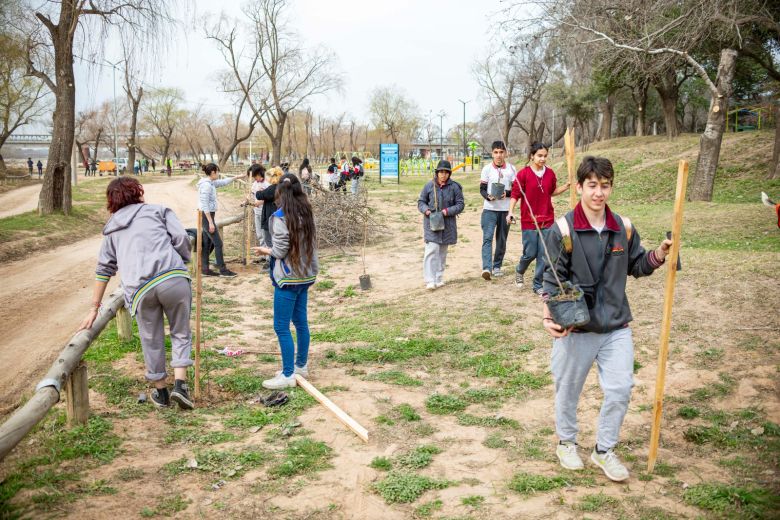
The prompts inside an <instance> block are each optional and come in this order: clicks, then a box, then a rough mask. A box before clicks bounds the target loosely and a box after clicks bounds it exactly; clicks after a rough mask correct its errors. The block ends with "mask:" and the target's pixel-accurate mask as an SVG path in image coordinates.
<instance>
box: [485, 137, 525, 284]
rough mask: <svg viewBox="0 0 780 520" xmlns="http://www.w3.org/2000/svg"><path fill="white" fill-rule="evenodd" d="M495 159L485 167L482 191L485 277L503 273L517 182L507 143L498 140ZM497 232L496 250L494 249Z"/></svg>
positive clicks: (493, 147)
mask: <svg viewBox="0 0 780 520" xmlns="http://www.w3.org/2000/svg"><path fill="white" fill-rule="evenodd" d="M491 148H492V150H493V162H492V163H490V164H488V165H487V166H485V167H484V168H483V169H482V176H481V177H480V180H479V193H480V195H482V198H484V199H485V201H484V203H483V204H482V218H481V225H482V278H484V279H485V280H490V279H491V277H498V276H503V273H502V272H501V265H502V264H503V263H504V255H505V254H506V239H507V236H508V235H509V224H508V223H507V218H506V216H507V214H508V213H509V197H510V196H511V195H512V192H511V190H512V183H513V182H514V181H515V174H516V172H515V167H514V166H512V165H511V164H509V163H508V162H506V145H505V144H504V142H503V141H494V142H493V146H492V147H491ZM494 235H495V242H496V249H495V252H494V251H493V238H494Z"/></svg>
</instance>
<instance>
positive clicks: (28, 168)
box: [27, 157, 35, 177]
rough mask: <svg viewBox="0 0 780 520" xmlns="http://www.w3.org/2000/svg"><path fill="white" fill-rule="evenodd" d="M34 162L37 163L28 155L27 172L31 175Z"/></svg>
mask: <svg viewBox="0 0 780 520" xmlns="http://www.w3.org/2000/svg"><path fill="white" fill-rule="evenodd" d="M33 164H35V163H33V160H32V157H28V158H27V172H28V174H29V175H30V177H32V172H33Z"/></svg>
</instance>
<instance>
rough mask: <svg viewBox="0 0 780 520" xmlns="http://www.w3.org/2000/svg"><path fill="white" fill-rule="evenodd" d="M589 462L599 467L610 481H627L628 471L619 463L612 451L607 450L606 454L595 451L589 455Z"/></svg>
mask: <svg viewBox="0 0 780 520" xmlns="http://www.w3.org/2000/svg"><path fill="white" fill-rule="evenodd" d="M590 460H592V461H593V463H594V464H595V465H596V466H598V467H600V468H601V470H602V471H603V472H604V474H605V475H606V476H607V478H609V479H610V480H614V481H615V482H622V481H624V480H626V479H628V469H626V467H625V466H624V465H623V463H622V462H620V459H619V458H618V456H617V455H616V454H615V452H614V451H613V450H607V451H606V453H599V452H597V451H596V450H595V449H594V450H593V453H591V454H590Z"/></svg>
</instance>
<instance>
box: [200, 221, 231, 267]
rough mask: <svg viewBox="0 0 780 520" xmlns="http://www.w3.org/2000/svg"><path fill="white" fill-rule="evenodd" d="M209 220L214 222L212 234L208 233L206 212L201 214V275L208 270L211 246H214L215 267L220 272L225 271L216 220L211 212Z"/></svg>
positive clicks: (220, 238)
mask: <svg viewBox="0 0 780 520" xmlns="http://www.w3.org/2000/svg"><path fill="white" fill-rule="evenodd" d="M211 220H213V221H214V232H213V233H209V221H208V219H207V218H206V212H203V250H202V251H201V252H200V271H201V272H202V273H204V272H206V271H208V269H209V253H210V252H211V246H212V245H213V246H214V256H216V257H217V267H219V269H220V270H222V269H225V259H224V258H223V257H222V237H221V236H219V228H218V227H217V225H216V224H217V218H216V217H215V216H214V212H213V211H212V212H211Z"/></svg>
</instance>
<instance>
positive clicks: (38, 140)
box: [5, 134, 51, 144]
mask: <svg viewBox="0 0 780 520" xmlns="http://www.w3.org/2000/svg"><path fill="white" fill-rule="evenodd" d="M50 143H51V134H11V135H10V136H8V139H6V141H5V144H50Z"/></svg>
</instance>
